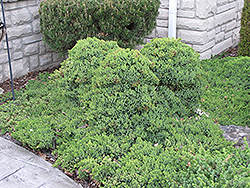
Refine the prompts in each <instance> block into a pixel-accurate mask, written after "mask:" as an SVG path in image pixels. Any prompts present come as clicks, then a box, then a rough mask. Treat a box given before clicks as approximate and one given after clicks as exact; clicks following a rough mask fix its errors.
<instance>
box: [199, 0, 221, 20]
mask: <svg viewBox="0 0 250 188" xmlns="http://www.w3.org/2000/svg"><path fill="white" fill-rule="evenodd" d="M216 8H217V6H216V0H196V16H198V17H199V18H208V17H209V16H212V15H214V14H215V13H216Z"/></svg>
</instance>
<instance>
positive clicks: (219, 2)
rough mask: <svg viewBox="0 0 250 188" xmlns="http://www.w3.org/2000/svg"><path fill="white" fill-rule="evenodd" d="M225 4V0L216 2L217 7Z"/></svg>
mask: <svg viewBox="0 0 250 188" xmlns="http://www.w3.org/2000/svg"><path fill="white" fill-rule="evenodd" d="M225 4H227V0H217V5H218V6H222V5H225Z"/></svg>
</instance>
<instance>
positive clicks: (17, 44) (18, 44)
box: [12, 39, 22, 51]
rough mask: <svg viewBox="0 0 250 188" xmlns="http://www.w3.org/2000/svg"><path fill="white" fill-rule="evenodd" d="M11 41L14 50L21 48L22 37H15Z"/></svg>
mask: <svg viewBox="0 0 250 188" xmlns="http://www.w3.org/2000/svg"><path fill="white" fill-rule="evenodd" d="M12 42H13V48H14V51H19V50H21V49H22V39H15V40H13V41H12Z"/></svg>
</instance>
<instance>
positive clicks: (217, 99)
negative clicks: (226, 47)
mask: <svg viewBox="0 0 250 188" xmlns="http://www.w3.org/2000/svg"><path fill="white" fill-rule="evenodd" d="M202 69H203V76H202V77H203V84H204V93H203V95H202V99H201V101H200V105H201V108H202V109H203V110H204V111H205V112H207V113H209V114H210V115H211V116H212V117H213V118H214V119H215V121H216V122H218V123H219V124H221V125H231V124H234V125H240V126H249V125H250V121H249V120H250V104H249V101H250V95H249V90H250V76H249V73H250V58H249V57H237V58H232V57H228V58H224V59H214V60H203V62H202Z"/></svg>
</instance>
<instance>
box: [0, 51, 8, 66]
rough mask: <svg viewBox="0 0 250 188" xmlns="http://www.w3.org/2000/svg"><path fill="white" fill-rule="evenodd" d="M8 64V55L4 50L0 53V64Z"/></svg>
mask: <svg viewBox="0 0 250 188" xmlns="http://www.w3.org/2000/svg"><path fill="white" fill-rule="evenodd" d="M6 62H8V54H7V51H6V50H2V51H1V52H0V64H3V63H6Z"/></svg>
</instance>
